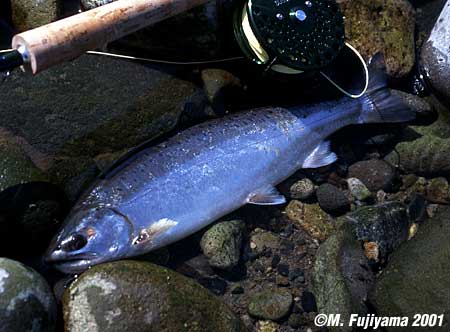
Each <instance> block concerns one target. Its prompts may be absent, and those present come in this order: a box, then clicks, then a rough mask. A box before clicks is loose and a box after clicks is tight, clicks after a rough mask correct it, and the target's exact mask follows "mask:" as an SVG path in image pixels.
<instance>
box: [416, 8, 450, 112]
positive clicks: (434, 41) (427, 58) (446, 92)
mask: <svg viewBox="0 0 450 332" xmlns="http://www.w3.org/2000/svg"><path fill="white" fill-rule="evenodd" d="M449 16H450V6H449V4H448V2H445V3H444V7H443V9H442V12H441V13H440V15H439V17H438V18H437V20H436V23H435V25H434V27H433V30H432V31H431V33H430V36H429V38H428V40H427V41H426V42H425V43H424V45H423V46H422V52H421V55H420V65H421V67H422V68H421V69H422V71H421V72H422V74H423V75H424V76H425V77H426V78H427V79H428V83H429V85H431V87H432V88H433V90H434V92H436V94H437V95H438V96H439V97H441V98H442V100H443V101H444V102H446V103H447V104H448V103H449V102H450V85H449V83H448V82H449V80H450V59H449V57H448V45H449V44H450V18H449Z"/></svg>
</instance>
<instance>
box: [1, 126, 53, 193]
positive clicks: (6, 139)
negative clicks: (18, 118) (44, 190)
mask: <svg viewBox="0 0 450 332" xmlns="http://www.w3.org/2000/svg"><path fill="white" fill-rule="evenodd" d="M46 179H47V178H46V175H45V174H44V173H43V172H42V171H41V170H40V169H39V168H38V167H37V166H36V165H35V164H34V163H33V161H32V160H31V159H30V157H29V156H28V155H27V153H26V152H25V151H24V149H23V148H22V147H21V146H20V145H18V142H17V139H16V138H15V137H14V136H13V135H12V133H10V132H9V131H7V130H5V129H0V192H1V191H3V190H5V189H7V188H9V187H13V186H15V185H18V184H22V183H27V182H34V181H45V180H46Z"/></svg>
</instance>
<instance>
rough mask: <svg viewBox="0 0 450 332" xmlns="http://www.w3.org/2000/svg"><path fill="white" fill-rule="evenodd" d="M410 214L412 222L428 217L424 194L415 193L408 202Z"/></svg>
mask: <svg viewBox="0 0 450 332" xmlns="http://www.w3.org/2000/svg"><path fill="white" fill-rule="evenodd" d="M408 215H409V219H410V220H411V221H412V222H421V221H424V220H425V219H426V217H427V201H426V199H425V197H424V196H423V195H422V194H417V193H414V194H413V195H412V197H411V199H410V202H409V204H408Z"/></svg>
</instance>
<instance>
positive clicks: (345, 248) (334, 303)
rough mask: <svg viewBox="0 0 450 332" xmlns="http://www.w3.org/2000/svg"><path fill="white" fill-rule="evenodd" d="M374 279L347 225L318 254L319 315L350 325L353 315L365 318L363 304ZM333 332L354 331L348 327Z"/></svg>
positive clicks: (315, 285)
mask: <svg viewBox="0 0 450 332" xmlns="http://www.w3.org/2000/svg"><path fill="white" fill-rule="evenodd" d="M372 282H373V275H372V273H371V272H370V270H369V268H368V267H367V260H366V259H365V257H364V254H363V251H362V249H361V245H360V244H359V242H358V241H356V240H355V239H354V236H353V234H352V230H351V227H350V226H349V225H348V224H346V223H344V224H343V225H342V226H341V227H340V228H339V229H338V231H337V232H336V233H334V234H333V235H331V236H330V237H329V238H328V239H327V240H326V241H325V242H323V243H322V244H321V245H320V247H319V250H318V251H317V255H316V260H315V263H314V267H313V270H312V278H311V286H312V291H313V293H314V295H315V297H316V302H317V308H318V312H319V313H324V314H336V313H339V314H341V315H342V318H341V319H342V321H348V318H349V317H350V315H351V314H352V313H358V314H361V315H365V314H366V313H367V308H366V306H365V304H364V301H365V300H366V297H367V293H368V291H369V289H370V287H371V285H372ZM346 325H347V324H345V325H344V326H342V327H333V328H330V330H331V331H339V332H344V331H352V328H351V327H349V326H346Z"/></svg>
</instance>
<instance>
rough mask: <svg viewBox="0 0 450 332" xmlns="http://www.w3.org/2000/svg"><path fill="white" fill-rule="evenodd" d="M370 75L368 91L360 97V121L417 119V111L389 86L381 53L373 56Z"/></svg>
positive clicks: (377, 121) (376, 121) (375, 121)
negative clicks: (392, 91)
mask: <svg viewBox="0 0 450 332" xmlns="http://www.w3.org/2000/svg"><path fill="white" fill-rule="evenodd" d="M369 75H370V80H369V86H368V88H367V92H366V93H365V94H364V95H363V96H362V97H361V98H359V102H360V103H361V106H362V107H361V115H360V117H359V122H360V123H381V122H406V121H410V120H413V119H415V117H416V114H415V112H414V111H413V110H411V109H410V108H409V106H408V105H407V104H406V103H405V102H404V101H403V100H402V98H401V97H400V96H397V95H394V94H392V93H391V90H390V89H389V88H388V87H387V77H386V68H385V64H384V59H383V57H382V56H381V55H380V54H376V55H375V56H374V57H373V58H372V60H371V62H370V65H369Z"/></svg>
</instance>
